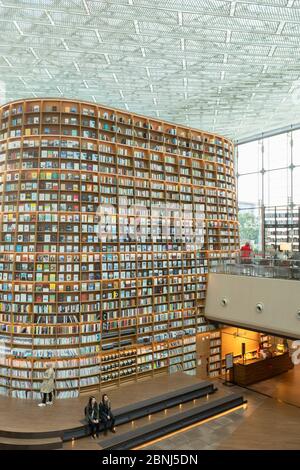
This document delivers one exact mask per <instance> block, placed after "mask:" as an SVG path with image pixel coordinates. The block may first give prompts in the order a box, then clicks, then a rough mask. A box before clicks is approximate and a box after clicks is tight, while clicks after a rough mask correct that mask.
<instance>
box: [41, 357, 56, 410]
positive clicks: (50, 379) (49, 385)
mask: <svg viewBox="0 0 300 470" xmlns="http://www.w3.org/2000/svg"><path fill="white" fill-rule="evenodd" d="M54 375H55V374H54V369H53V364H52V363H49V364H47V370H46V371H45V373H44V377H43V382H42V385H41V393H42V396H43V399H42V403H39V406H46V404H47V405H53V390H54Z"/></svg>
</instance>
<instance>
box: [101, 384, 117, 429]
mask: <svg viewBox="0 0 300 470" xmlns="http://www.w3.org/2000/svg"><path fill="white" fill-rule="evenodd" d="M99 417H100V420H101V422H102V423H103V426H104V434H107V430H108V429H110V430H111V432H116V428H115V417H114V415H113V413H112V411H111V403H110V400H109V398H108V396H107V395H106V393H105V394H104V395H102V401H101V402H100V403H99Z"/></svg>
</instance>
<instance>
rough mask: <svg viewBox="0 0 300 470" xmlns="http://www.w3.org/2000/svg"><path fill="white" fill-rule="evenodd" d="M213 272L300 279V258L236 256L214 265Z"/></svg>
mask: <svg viewBox="0 0 300 470" xmlns="http://www.w3.org/2000/svg"><path fill="white" fill-rule="evenodd" d="M211 271H212V272H215V273H220V274H231V275H237V276H251V277H265V278H266V277H267V278H275V279H294V280H297V281H300V259H286V260H279V259H270V258H260V257H259V258H258V257H253V258H249V259H248V258H246V259H245V258H240V257H238V258H236V259H235V260H234V261H224V262H223V263H220V264H218V265H217V266H214V267H213V268H212V269H211Z"/></svg>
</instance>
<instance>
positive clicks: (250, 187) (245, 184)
mask: <svg viewBox="0 0 300 470" xmlns="http://www.w3.org/2000/svg"><path fill="white" fill-rule="evenodd" d="M238 200H239V207H240V208H241V209H242V208H247V207H248V208H250V207H254V206H259V205H260V201H261V173H253V174H251V175H243V176H239V178H238Z"/></svg>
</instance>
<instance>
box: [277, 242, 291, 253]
mask: <svg viewBox="0 0 300 470" xmlns="http://www.w3.org/2000/svg"><path fill="white" fill-rule="evenodd" d="M279 249H280V251H292V244H291V243H280V245H279Z"/></svg>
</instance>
